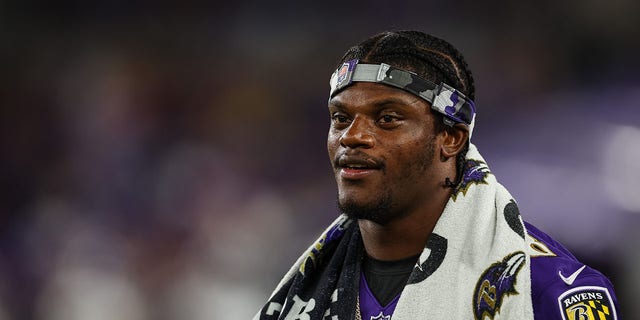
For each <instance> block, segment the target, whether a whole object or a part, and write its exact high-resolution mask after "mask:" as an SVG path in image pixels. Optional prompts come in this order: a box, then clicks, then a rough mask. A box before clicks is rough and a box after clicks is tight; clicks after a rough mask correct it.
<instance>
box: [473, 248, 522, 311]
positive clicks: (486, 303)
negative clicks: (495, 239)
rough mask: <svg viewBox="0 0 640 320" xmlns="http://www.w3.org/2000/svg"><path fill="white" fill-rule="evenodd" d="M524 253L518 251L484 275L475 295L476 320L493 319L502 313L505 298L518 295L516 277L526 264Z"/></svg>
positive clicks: (497, 263) (486, 271) (494, 265)
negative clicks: (501, 308)
mask: <svg viewBox="0 0 640 320" xmlns="http://www.w3.org/2000/svg"><path fill="white" fill-rule="evenodd" d="M525 261H526V256H525V254H524V252H522V251H517V252H514V253H512V254H510V255H508V256H506V257H504V259H502V261H498V262H496V263H494V264H492V265H491V266H490V267H489V268H487V270H485V271H484V272H483V273H482V276H480V279H479V280H478V283H477V284H476V289H475V290H474V295H473V314H474V316H475V319H476V320H483V319H485V318H489V319H493V318H494V317H495V315H496V313H499V312H500V307H501V306H502V300H503V299H504V297H505V296H508V295H515V294H518V292H517V291H516V288H515V284H516V276H517V274H518V272H519V271H520V269H521V268H522V266H523V265H524V264H525Z"/></svg>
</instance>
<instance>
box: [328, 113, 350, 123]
mask: <svg viewBox="0 0 640 320" xmlns="http://www.w3.org/2000/svg"><path fill="white" fill-rule="evenodd" d="M331 120H333V122H335V123H347V122H349V118H348V117H347V116H345V115H342V114H334V115H332V116H331Z"/></svg>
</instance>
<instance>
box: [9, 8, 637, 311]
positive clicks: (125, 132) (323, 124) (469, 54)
mask: <svg viewBox="0 0 640 320" xmlns="http://www.w3.org/2000/svg"><path fill="white" fill-rule="evenodd" d="M639 14H640V2H638V1H633V0H610V1H607V2H606V4H605V2H603V1H595V0H580V1H578V0H573V1H535V2H533V1H530V2H521V1H518V2H516V1H507V0H494V1H471V0H456V1H421V2H417V1H415V2H412V1H393V2H392V1H382V0H376V1H366V2H365V1H352V2H347V1H335V0H333V1H322V2H304V1H296V2H294V1H264V2H259V3H250V2H244V1H238V2H216V1H213V2H211V3H206V2H189V1H183V2H177V1H176V2H163V1H144V0H137V1H135V0H134V1H123V0H114V1H108V2H107V1H104V2H93V3H90V2H88V1H87V2H85V1H61V2H60V1H58V2H44V1H34V0H31V1H30V0H26V1H0V39H2V40H1V43H0V48H1V49H0V61H1V69H0V319H2V320H5V319H27V320H28V319H51V320H62V319H65V320H74V319H94V320H95V319H98V320H99V319H123V320H129V319H131V320H143V319H160V320H163V319H193V320H200V319H216V318H224V319H249V318H251V317H252V316H253V314H254V313H255V312H256V311H257V310H258V309H259V308H260V307H261V306H262V304H263V303H264V301H265V300H266V298H267V297H268V295H269V294H270V292H271V290H272V289H273V288H274V287H275V285H276V283H277V282H278V281H279V280H280V278H281V276H282V275H283V274H284V272H285V271H286V270H287V269H288V268H289V266H290V265H291V264H292V263H293V261H294V260H295V259H296V258H297V256H298V255H299V254H300V253H301V251H302V250H304V249H305V248H306V247H307V246H308V245H309V244H310V243H311V241H312V240H313V239H315V238H316V237H317V236H318V235H319V233H320V232H321V231H322V230H323V229H324V228H325V226H326V225H327V224H328V223H329V222H330V221H332V220H333V219H334V218H335V216H336V215H337V209H336V205H335V194H336V190H335V185H334V181H333V177H332V173H331V169H330V165H329V161H328V159H327V156H326V146H325V141H326V133H327V128H328V124H329V116H328V112H327V111H326V100H327V94H328V91H329V86H328V81H329V76H330V74H331V73H332V72H333V70H334V68H335V66H336V63H337V62H338V60H339V59H340V57H341V56H342V54H343V53H344V52H345V51H346V50H347V48H348V47H349V46H351V45H354V44H356V43H358V42H360V41H361V40H363V39H364V38H366V37H369V36H371V35H373V34H375V33H378V32H381V31H385V30H395V29H418V30H422V31H425V32H428V33H432V34H434V35H436V36H439V37H442V38H444V39H447V40H448V41H450V42H452V43H453V44H454V45H455V46H456V47H457V48H459V49H460V50H461V51H462V52H463V53H464V55H465V57H466V59H467V61H468V63H469V65H470V67H471V69H472V70H473V72H474V76H475V80H476V88H477V94H476V96H477V98H476V105H477V107H478V110H479V114H478V118H477V123H476V131H475V133H474V137H473V141H474V143H475V144H476V145H477V146H478V148H479V149H480V151H481V152H482V153H483V155H484V157H485V158H486V160H487V161H488V163H489V165H490V167H491V168H492V170H493V172H494V173H495V174H496V176H497V177H498V179H499V180H500V181H501V182H502V183H503V184H504V185H505V186H506V187H507V188H508V189H509V190H510V191H511V193H512V194H513V195H514V197H515V198H516V199H517V201H518V203H519V206H520V210H521V212H522V215H523V216H524V218H525V219H526V220H528V221H530V222H532V223H533V224H535V225H537V226H538V227H539V228H541V229H543V230H545V231H546V232H548V233H549V234H550V235H552V236H553V237H555V238H556V239H557V240H559V241H560V242H562V243H563V244H565V245H566V246H567V247H568V248H570V249H571V250H572V251H573V252H574V253H575V254H576V255H577V256H578V257H579V258H580V259H582V260H583V261H584V262H586V263H588V264H590V265H592V266H594V267H596V268H598V269H600V270H601V271H602V272H603V273H605V274H606V275H607V276H608V277H609V278H610V279H611V280H612V281H613V283H614V285H615V287H616V289H617V295H618V299H619V300H620V309H621V311H622V314H623V315H624V318H625V319H640V305H639V304H638V303H637V301H638V297H639V296H640V271H638V270H639V268H640V250H639V249H638V246H637V244H638V243H640V232H638V230H639V227H640V161H639V159H640V108H638V107H639V103H638V101H639V100H640V78H639V77H638V74H639V72H640V63H639V61H638V59H639V58H638V57H639V55H640V41H639V39H640V22H638V20H637V17H638V16H639Z"/></svg>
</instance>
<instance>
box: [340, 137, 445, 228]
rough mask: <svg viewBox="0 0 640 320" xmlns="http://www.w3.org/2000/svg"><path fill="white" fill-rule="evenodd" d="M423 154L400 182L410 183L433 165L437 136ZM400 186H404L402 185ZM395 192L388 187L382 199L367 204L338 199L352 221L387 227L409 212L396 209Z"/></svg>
mask: <svg viewBox="0 0 640 320" xmlns="http://www.w3.org/2000/svg"><path fill="white" fill-rule="evenodd" d="M423 150H424V152H422V153H421V154H420V155H419V156H418V157H417V158H416V161H415V162H412V163H411V164H410V165H407V166H405V167H404V170H402V174H401V175H400V178H399V179H398V180H401V181H406V182H407V183H410V182H411V181H414V180H415V179H414V177H416V176H420V175H422V174H423V173H424V172H425V171H426V170H427V168H428V167H429V166H430V165H431V164H432V163H433V160H434V151H435V136H434V137H433V138H432V139H430V140H429V141H427V142H426V143H425V147H424V149H423ZM399 185H404V184H403V183H400V184H399ZM395 205H396V203H395V202H394V198H393V192H392V190H391V188H389V187H388V185H386V186H385V188H384V189H383V190H381V191H380V197H378V198H377V199H376V200H374V201H371V202H369V203H366V204H360V203H355V202H354V201H349V200H347V201H346V202H344V203H342V202H341V201H340V199H339V197H338V208H339V209H340V211H341V212H342V213H344V214H345V215H347V216H348V217H349V218H351V219H363V220H370V221H373V222H375V223H377V224H380V225H386V224H387V223H389V222H390V221H392V220H394V219H397V218H401V217H403V216H405V215H407V214H408V213H409V212H407V211H405V210H398V209H397V208H395Z"/></svg>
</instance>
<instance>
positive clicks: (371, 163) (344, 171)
mask: <svg viewBox="0 0 640 320" xmlns="http://www.w3.org/2000/svg"><path fill="white" fill-rule="evenodd" d="M335 164H336V168H339V174H340V177H342V178H343V179H347V180H359V179H363V178H365V177H367V176H369V175H371V174H372V173H374V172H376V171H378V170H381V169H382V168H383V167H384V165H383V162H382V161H380V160H378V159H375V158H373V157H370V156H368V155H366V154H362V153H360V154H357V155H341V156H340V157H338V159H337V161H336V163H335Z"/></svg>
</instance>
